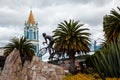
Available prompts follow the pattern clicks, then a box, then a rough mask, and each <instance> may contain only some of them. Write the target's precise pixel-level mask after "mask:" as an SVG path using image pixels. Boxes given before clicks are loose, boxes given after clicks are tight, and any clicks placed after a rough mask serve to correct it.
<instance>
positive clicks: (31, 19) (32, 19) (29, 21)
mask: <svg viewBox="0 0 120 80" xmlns="http://www.w3.org/2000/svg"><path fill="white" fill-rule="evenodd" d="M27 23H28V24H32V25H34V24H35V20H34V16H33V13H32V10H31V11H30V15H29V18H28V21H27Z"/></svg>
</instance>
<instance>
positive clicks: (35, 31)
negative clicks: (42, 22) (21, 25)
mask: <svg viewBox="0 0 120 80" xmlns="http://www.w3.org/2000/svg"><path fill="white" fill-rule="evenodd" d="M34 39H36V31H35V30H34Z"/></svg>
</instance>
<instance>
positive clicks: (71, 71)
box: [68, 51, 77, 75]
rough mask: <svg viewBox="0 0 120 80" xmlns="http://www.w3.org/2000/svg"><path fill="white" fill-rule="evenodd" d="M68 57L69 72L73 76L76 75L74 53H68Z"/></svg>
mask: <svg viewBox="0 0 120 80" xmlns="http://www.w3.org/2000/svg"><path fill="white" fill-rule="evenodd" d="M68 56H69V60H70V67H69V72H70V73H72V74H73V75H75V74H77V69H76V67H75V52H74V51H71V52H69V53H68Z"/></svg>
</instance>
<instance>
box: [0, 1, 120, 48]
mask: <svg viewBox="0 0 120 80" xmlns="http://www.w3.org/2000/svg"><path fill="white" fill-rule="evenodd" d="M116 3H117V5H119V4H118V2H116V1H110V0H48V1H45V0H12V1H11V0H1V2H0V33H1V34H0V42H1V43H0V46H1V45H4V44H5V43H6V42H7V41H8V40H9V39H10V38H11V37H12V36H18V35H23V30H24V23H25V21H27V19H28V17H29V12H30V7H32V11H33V15H34V18H35V20H36V22H38V23H39V25H38V26H39V33H40V42H42V41H43V38H42V36H41V34H42V33H43V32H46V33H47V34H50V35H52V31H53V30H55V29H56V28H57V26H58V24H59V23H60V22H62V21H63V20H69V19H75V20H79V21H80V23H83V24H86V25H88V26H87V27H88V28H89V29H90V32H91V33H92V36H91V37H92V38H97V37H98V36H95V35H96V34H97V35H100V36H103V35H102V34H103V32H102V19H103V16H104V15H105V14H107V13H109V12H110V10H111V8H113V7H114V6H115V7H116V5H114V4H116ZM97 31H98V32H99V33H97Z"/></svg>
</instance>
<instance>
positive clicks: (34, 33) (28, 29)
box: [24, 10, 42, 59]
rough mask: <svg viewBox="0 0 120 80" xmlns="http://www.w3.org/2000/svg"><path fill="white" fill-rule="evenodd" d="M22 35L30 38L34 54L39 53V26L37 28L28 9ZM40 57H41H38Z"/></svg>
mask: <svg viewBox="0 0 120 80" xmlns="http://www.w3.org/2000/svg"><path fill="white" fill-rule="evenodd" d="M24 37H26V38H27V39H29V40H31V43H33V45H34V47H35V54H36V55H38V54H39V28H38V23H37V22H35V20H34V16H33V13H32V10H31V11H30V15H29V18H28V21H27V22H25V27H24ZM40 59H42V58H41V57H40Z"/></svg>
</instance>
